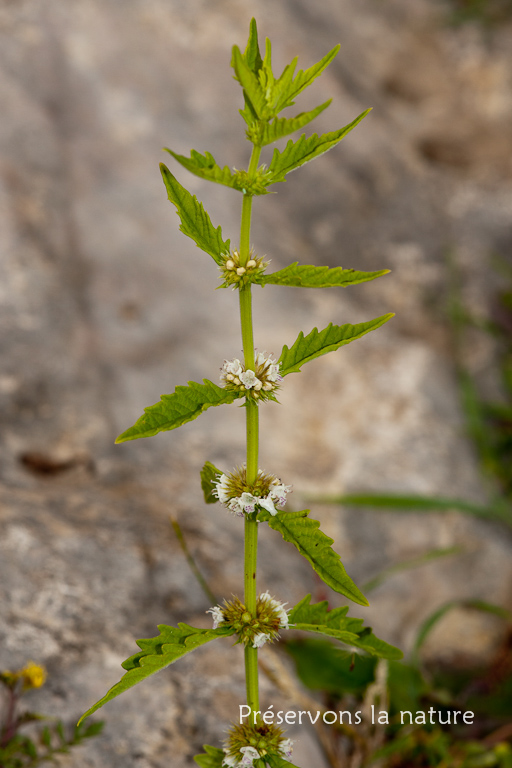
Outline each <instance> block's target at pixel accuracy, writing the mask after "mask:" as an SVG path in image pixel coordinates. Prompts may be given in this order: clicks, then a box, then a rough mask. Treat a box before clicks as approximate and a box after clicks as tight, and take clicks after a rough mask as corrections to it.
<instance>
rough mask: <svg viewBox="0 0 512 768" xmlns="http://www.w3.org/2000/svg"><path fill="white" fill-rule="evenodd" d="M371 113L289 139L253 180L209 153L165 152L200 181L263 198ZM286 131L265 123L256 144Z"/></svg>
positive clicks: (253, 132)
mask: <svg viewBox="0 0 512 768" xmlns="http://www.w3.org/2000/svg"><path fill="white" fill-rule="evenodd" d="M322 108H325V105H322ZM319 109H320V108H319ZM314 111H315V110H314ZM320 111H321V110H320ZM370 111H371V110H370V109H366V110H365V111H364V112H362V113H361V114H360V115H359V116H358V117H356V119H355V120H353V121H352V122H351V123H349V124H348V125H346V126H344V127H343V128H340V129H339V130H338V131H332V132H331V133H324V134H323V135H321V136H318V135H317V134H316V133H314V134H313V135H312V136H309V138H306V136H305V134H303V135H302V136H300V138H299V139H297V141H292V139H290V141H289V142H288V143H287V145H286V147H285V148H284V150H283V151H282V152H280V151H279V150H278V149H277V148H276V149H274V154H273V155H272V160H271V162H270V166H269V168H268V169H267V168H266V167H265V166H261V167H260V168H258V169H257V171H256V172H255V174H254V176H249V175H248V173H247V172H246V171H236V170H235V171H233V172H232V171H231V170H230V169H229V168H228V166H227V165H225V166H224V167H223V168H221V167H220V165H218V164H217V163H216V161H215V158H214V157H213V155H212V154H211V153H210V152H205V153H204V155H202V154H201V153H200V152H197V151H196V150H195V149H193V150H192V151H191V153H190V157H186V156H185V155H178V154H177V153H176V152H173V151H172V149H169V148H168V147H165V151H166V152H169V154H170V155H172V156H173V157H174V159H175V160H177V161H178V163H180V165H182V166H183V167H184V168H186V169H187V170H188V171H190V173H193V174H194V175H195V176H199V177H200V178H201V179H206V180H207V181H213V182H215V183H216V184H224V186H226V187H232V188H233V189H237V190H238V191H239V192H242V193H243V194H249V195H266V194H267V193H268V191H269V190H268V187H270V185H271V184H276V183H278V182H284V181H286V178H285V176H286V174H288V173H290V172H291V171H294V170H295V169H296V168H300V166H301V165H305V164H306V163H309V162H310V160H314V159H315V157H319V156H320V155H323V154H324V153H325V152H328V151H329V150H330V149H332V148H333V147H335V146H336V144H339V142H340V141H341V140H342V139H344V138H345V136H346V135H347V133H349V132H350V131H351V130H352V129H353V128H355V127H356V125H358V123H360V122H361V120H362V119H363V118H364V117H366V115H367V114H368V113H369V112H370ZM316 113H317V114H318V110H316ZM303 116H305V115H303ZM303 116H301V115H299V116H298V117H297V118H295V119H294V121H292V122H293V125H295V124H298V123H300V122H301V119H299V118H301V117H303ZM314 116H315V115H314ZM311 119H313V118H311ZM285 123H289V125H288V126H286V125H284V124H285ZM288 128H291V124H290V121H286V120H284V121H283V120H281V121H279V122H277V123H274V124H273V125H272V126H270V125H269V124H268V123H264V124H263V126H262V127H261V128H260V129H259V134H258V135H260V134H261V138H260V139H259V140H260V141H265V143H270V142H271V141H276V138H279V135H278V134H279V131H287V132H291V131H288ZM292 130H295V129H292ZM250 135H251V136H255V135H256V134H255V131H254V130H253V131H252V132H251V133H250ZM271 137H276V138H271ZM161 167H162V173H163V172H164V171H163V169H165V171H166V173H170V171H169V170H168V169H167V168H166V166H165V165H162V166H161ZM164 181H165V176H164Z"/></svg>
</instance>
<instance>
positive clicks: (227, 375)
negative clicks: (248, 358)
mask: <svg viewBox="0 0 512 768" xmlns="http://www.w3.org/2000/svg"><path fill="white" fill-rule="evenodd" d="M279 365H280V364H279V363H278V362H277V361H276V360H274V358H273V357H271V356H270V355H269V356H268V357H266V356H265V353H264V352H258V354H257V355H256V359H255V369H256V370H255V371H251V370H245V368H244V365H243V363H241V362H240V360H239V359H238V358H235V359H234V360H225V361H224V365H223V366H222V374H221V383H222V384H224V385H228V386H231V387H236V388H239V389H241V390H242V391H243V390H244V389H247V390H253V391H254V392H260V391H263V392H271V391H272V390H273V389H275V388H276V385H277V384H279V382H281V381H282V380H283V377H282V376H281V374H280V373H279Z"/></svg>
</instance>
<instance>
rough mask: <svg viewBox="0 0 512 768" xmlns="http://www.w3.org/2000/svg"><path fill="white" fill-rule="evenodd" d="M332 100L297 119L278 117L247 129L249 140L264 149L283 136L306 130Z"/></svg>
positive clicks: (299, 115) (303, 113)
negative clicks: (305, 127)
mask: <svg viewBox="0 0 512 768" xmlns="http://www.w3.org/2000/svg"><path fill="white" fill-rule="evenodd" d="M331 101H332V99H329V100H328V101H326V102H324V103H323V104H320V106H319V107H315V109H312V110H311V111H310V112H301V113H300V114H298V115H296V116H295V117H290V118H286V117H276V118H274V120H272V122H259V123H257V124H256V125H254V126H251V127H250V128H248V129H247V138H248V139H249V140H250V141H252V142H253V143H254V144H258V145H259V146H260V147H264V146H266V145H267V144H272V143H273V142H274V141H278V139H281V138H282V137H283V136H288V135H289V134H290V133H294V132H295V131H298V130H300V129H301V128H304V126H305V125H307V124H308V123H310V122H311V121H312V120H314V119H315V117H318V115H319V114H320V113H321V112H323V111H324V109H327V107H328V106H329V104H330V103H331Z"/></svg>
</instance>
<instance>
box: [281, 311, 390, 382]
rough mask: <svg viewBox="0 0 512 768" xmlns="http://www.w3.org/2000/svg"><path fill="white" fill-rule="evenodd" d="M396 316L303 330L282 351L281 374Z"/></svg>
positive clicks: (337, 347)
mask: <svg viewBox="0 0 512 768" xmlns="http://www.w3.org/2000/svg"><path fill="white" fill-rule="evenodd" d="M392 317H394V314H393V313H390V314H387V315H382V316H381V317H377V318H376V319H375V320H368V322H366V323H357V325H350V323H347V324H346V325H333V324H332V323H329V325H328V326H327V328H324V330H323V331H318V329H317V328H313V330H312V331H311V333H308V335H307V336H304V334H303V333H302V331H301V332H300V333H299V335H298V337H297V340H296V341H295V343H294V344H293V346H292V347H291V348H290V349H288V347H287V346H286V344H285V345H284V347H283V351H282V352H281V357H280V358H279V361H278V362H279V363H281V375H282V376H287V375H288V374H289V373H297V372H298V371H300V369H301V367H302V366H303V365H304V363H309V361H310V360H314V359H315V358H316V357H320V356H321V355H325V354H327V352H334V350H336V349H339V347H342V346H344V345H345V344H350V342H351V341H355V340H356V339H360V338H361V336H364V335H365V334H366V333H369V332H370V331H374V330H375V329H376V328H379V327H380V326H381V325H383V324H384V323H386V322H387V321H388V320H390V319H391V318H392Z"/></svg>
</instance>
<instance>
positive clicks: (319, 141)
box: [269, 109, 371, 183]
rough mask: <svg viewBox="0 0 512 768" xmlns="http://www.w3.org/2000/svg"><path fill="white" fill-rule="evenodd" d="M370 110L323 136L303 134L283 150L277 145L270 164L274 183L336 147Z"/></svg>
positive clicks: (270, 172)
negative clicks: (307, 136)
mask: <svg viewBox="0 0 512 768" xmlns="http://www.w3.org/2000/svg"><path fill="white" fill-rule="evenodd" d="M369 112H371V109H365V111H364V112H362V113H361V114H360V115H359V116H358V117H356V119H355V120H353V121H352V122H351V123H349V124H348V125H346V126H345V127H344V128H340V129H339V130H338V131H332V132H331V133H324V134H322V136H318V135H317V134H316V133H314V134H313V135H312V136H310V137H309V138H306V135H305V134H303V135H302V136H301V137H300V138H299V139H297V141H295V142H294V141H292V140H291V139H290V141H289V142H288V143H287V145H286V147H285V148H284V150H283V151H282V152H280V151H279V150H278V149H277V147H276V149H274V154H273V156H272V160H271V163H270V166H269V174H270V175H271V176H272V183H276V182H281V181H285V180H286V179H285V176H286V174H287V173H290V171H293V170H295V168H299V167H300V166H301V165H304V164H305V163H309V161H310V160H313V159H314V158H315V157H319V155H323V154H324V152H328V151H329V149H332V148H333V147H335V146H336V144H339V142H340V141H341V140H342V139H344V138H345V136H346V135H347V133H350V131H351V130H352V129H353V128H355V127H356V125H357V124H358V123H360V122H361V120H362V119H363V118H364V117H366V115H367V114H368V113H369Z"/></svg>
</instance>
